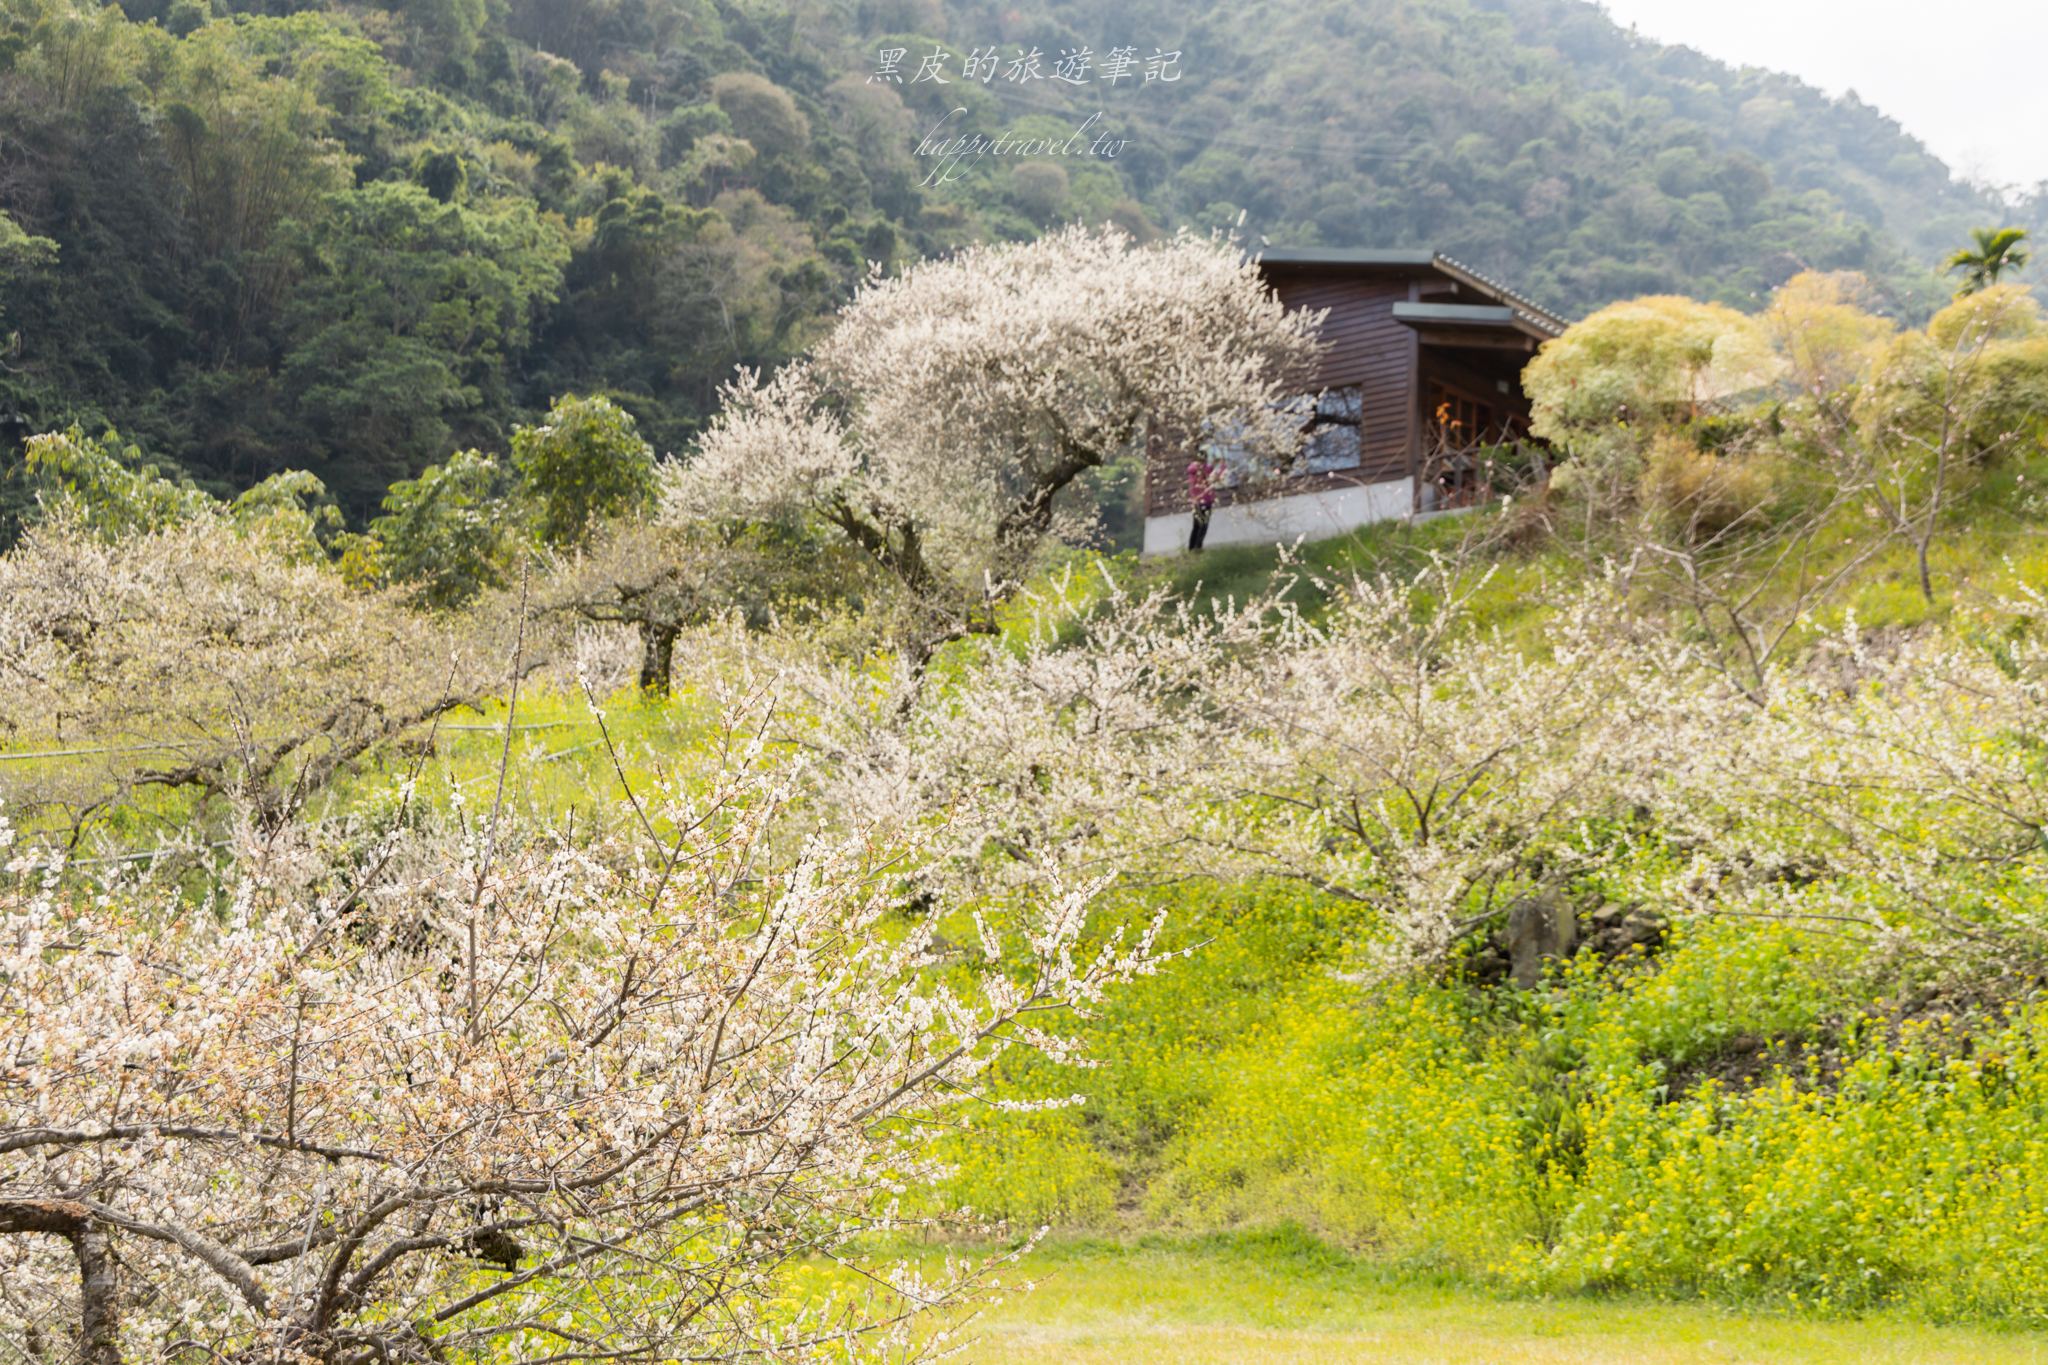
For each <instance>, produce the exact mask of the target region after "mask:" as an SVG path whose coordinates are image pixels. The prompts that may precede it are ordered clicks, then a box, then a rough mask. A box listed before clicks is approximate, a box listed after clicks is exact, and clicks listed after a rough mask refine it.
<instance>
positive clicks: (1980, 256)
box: [1948, 227, 2027, 298]
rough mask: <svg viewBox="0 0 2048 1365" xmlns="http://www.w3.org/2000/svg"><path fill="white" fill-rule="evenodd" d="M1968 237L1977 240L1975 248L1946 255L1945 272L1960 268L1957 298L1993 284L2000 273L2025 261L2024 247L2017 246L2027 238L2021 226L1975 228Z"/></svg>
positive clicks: (2021, 264) (2025, 231)
mask: <svg viewBox="0 0 2048 1365" xmlns="http://www.w3.org/2000/svg"><path fill="white" fill-rule="evenodd" d="M1970 236H1971V237H1972V238H1974V239H1975V241H1976V243H1977V247H1976V250H1974V251H1973V250H1971V249H1970V248H1969V247H1964V248H1963V249H1962V250H1961V251H1958V252H1957V253H1956V254H1955V255H1953V256H1951V257H1949V258H1948V270H1949V273H1950V274H1951V275H1953V274H1955V273H1956V272H1957V271H1961V272H1962V275H1963V287H1962V288H1961V289H1958V290H1957V291H1956V296H1957V297H1958V298H1960V297H1962V296H1963V295H1964V294H1974V293H1976V292H1977V291H1978V290H1979V289H1986V288H1989V287H1990V286H1991V285H1994V284H1997V283H1998V277H1999V276H2000V275H2002V274H2004V273H2005V272H2006V271H2008V270H2018V269H2019V268H2020V267H2021V266H2023V265H2025V264H2026V263H2027V249H2026V248H2025V247H2023V246H2021V245H2020V243H2021V242H2024V241H2026V240H2027V230H2026V229H2025V228H2011V227H2009V228H1975V229H1972V230H1971V232H1970Z"/></svg>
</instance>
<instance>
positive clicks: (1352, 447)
mask: <svg viewBox="0 0 2048 1365" xmlns="http://www.w3.org/2000/svg"><path fill="white" fill-rule="evenodd" d="M1260 264H1261V267H1262V268H1263V270H1264V272H1265V275H1266V278H1267V279H1268V280H1269V281H1270V282H1271V284H1272V286H1273V289H1274V290H1275V292H1277V293H1278V294H1279V296H1280V298H1281V300H1282V302H1284V303H1285V304H1286V305H1287V306H1288V307H1290V308H1310V309H1328V310H1329V316H1328V317H1327V318H1326V319H1325V321H1324V323H1323V330H1322V340H1323V347H1324V350H1323V357H1322V362H1321V368H1320V372H1319V373H1318V374H1317V375H1315V376H1314V378H1313V380H1312V381H1311V382H1310V384H1309V385H1308V386H1307V387H1308V392H1305V393H1304V394H1302V395H1301V396H1300V397H1299V398H1298V399H1297V400H1296V402H1295V404H1294V408H1295V410H1296V411H1298V412H1299V413H1300V416H1301V421H1302V429H1303V433H1304V439H1303V448H1302V452H1301V455H1300V457H1299V459H1298V460H1297V463H1296V467H1295V468H1294V469H1292V470H1289V471H1286V472H1284V473H1282V474H1279V475H1277V476H1273V477H1264V478H1259V479H1256V480H1250V479H1248V480H1246V481H1244V482H1243V483H1242V484H1241V485H1237V484H1234V483H1233V481H1232V480H1231V479H1230V478H1229V476H1227V475H1226V476H1225V479H1224V481H1223V482H1224V486H1223V487H1222V488H1221V489H1220V490H1219V492H1218V495H1217V502H1216V507H1215V510H1214V512H1213V513H1212V515H1211V520H1210V526H1209V531H1208V543H1209V544H1211V545H1229V544H1244V543H1247V542H1264V543H1271V542H1274V541H1285V540H1293V539H1295V538H1297V537H1301V536H1306V537H1308V538H1309V539H1311V540H1313V539H1318V538H1320V537H1323V536H1331V535H1337V534H1341V533H1342V532H1345V531H1348V530H1351V529H1352V528H1353V527H1357V526H1362V525H1364V524H1366V523H1367V522H1373V521H1385V520H1388V519H1391V518H1398V517H1408V516H1414V515H1417V514H1421V513H1430V512H1435V511H1443V510H1449V509H1451V508H1455V507H1460V506H1469V505H1471V504H1472V503H1475V502H1479V501H1484V500H1485V499H1486V498H1488V497H1490V496H1492V493H1493V491H1494V488H1495V487H1496V486H1497V481H1496V478H1495V477H1494V476H1495V471H1496V467H1500V468H1502V469H1505V467H1506V466H1508V465H1511V464H1512V465H1518V466H1520V467H1523V468H1526V465H1527V463H1528V462H1529V461H1530V460H1532V459H1533V460H1536V461H1540V459H1541V456H1540V453H1538V452H1536V451H1535V450H1534V449H1533V448H1532V447H1531V445H1530V444H1529V442H1528V421H1529V402H1528V399H1527V398H1526V397H1525V396H1524V394H1523V392H1522V383H1521V375H1522V367H1523V366H1524V365H1526V364H1527V363H1528V361H1529V358H1530V356H1531V355H1533V354H1534V353H1535V350H1536V348H1537V347H1538V346H1540V345H1542V344H1543V342H1545V341H1547V340H1549V339H1550V338H1551V337H1554V336H1556V335H1557V334H1558V333H1560V332H1562V331H1563V330H1564V328H1565V320H1564V319H1563V318H1560V317H1558V316H1557V315H1556V314H1554V313H1551V312H1548V311H1546V310H1545V309H1543V308H1540V307H1538V306H1537V305H1536V304H1534V303H1531V302H1530V301H1529V300H1527V299H1525V298H1523V297H1521V296H1520V295H1518V294H1516V293H1514V292H1513V291H1511V290H1509V289H1508V288H1507V287H1506V286H1504V285H1501V284H1499V283H1498V282H1496V281H1494V280H1490V279H1488V278H1486V277H1485V276H1483V275H1480V274H1478V273H1477V272H1476V271H1473V270H1470V269H1467V268H1466V267H1465V266H1462V265H1460V264H1458V262H1456V261H1454V260H1452V259H1451V258H1450V257H1448V256H1444V255H1441V254H1439V253H1437V252H1433V251H1354V250H1337V249H1312V250H1269V251H1266V252H1265V253H1264V254H1263V255H1262V256H1261V258H1260ZM1211 453H1212V454H1213V455H1215V456H1217V457H1218V458H1219V459H1220V461H1221V463H1223V464H1224V465H1225V466H1227V465H1228V463H1229V452H1227V451H1220V452H1211ZM1191 458H1193V457H1192V456H1190V455H1189V454H1187V453H1185V452H1180V453H1175V452H1161V453H1159V454H1157V455H1155V456H1153V457H1152V460H1151V465H1150V467H1149V468H1148V469H1147V470H1146V479H1145V546H1144V548H1145V553H1147V554H1171V553H1175V552H1177V551H1179V550H1182V549H1185V548H1186V546H1187V542H1188V532H1189V528H1190V524H1191V521H1192V516H1193V513H1192V509H1191V507H1190V505H1189V488H1188V483H1189V480H1188V475H1187V466H1188V464H1189V461H1190V459H1191Z"/></svg>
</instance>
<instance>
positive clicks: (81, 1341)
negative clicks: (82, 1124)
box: [0, 1199, 121, 1365]
mask: <svg viewBox="0 0 2048 1365" xmlns="http://www.w3.org/2000/svg"><path fill="white" fill-rule="evenodd" d="M10 1232H13V1233H21V1232H39V1233H44V1234H46V1235H48V1236H51V1237H62V1238H63V1239H64V1240H65V1241H67V1242H69V1243H71V1250H72V1251H73V1253H74V1254H76V1255H77V1257H78V1358H79V1359H80V1360H82V1361H83V1362H85V1365H121V1340H120V1311H119V1309H120V1280H119V1272H118V1271H117V1270H116V1268H115V1266H114V1257H113V1253H112V1251H111V1250H110V1249H109V1248H108V1246H107V1234H106V1233H105V1232H104V1231H103V1230H102V1229H101V1228H100V1226H99V1225H98V1224H97V1223H95V1222H93V1220H92V1215H91V1214H90V1213H88V1212H86V1210H85V1208H84V1206H83V1205H80V1204H74V1203H72V1202H71V1201H70V1200H68V1199H0V1233H10Z"/></svg>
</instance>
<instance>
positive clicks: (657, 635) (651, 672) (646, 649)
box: [640, 621, 682, 697]
mask: <svg viewBox="0 0 2048 1365" xmlns="http://www.w3.org/2000/svg"><path fill="white" fill-rule="evenodd" d="M681 633H682V631H681V628H680V627H677V626H671V625H657V624H655V623H654V622H651V621H644V622H642V623H641V625H640V649H641V653H640V689H641V690H642V691H643V692H652V693H654V694H655V695H656V696H658V697H665V696H667V695H668V679H669V673H670V670H672V669H673V668H674V667H675V659H676V636H677V635H679V634H681Z"/></svg>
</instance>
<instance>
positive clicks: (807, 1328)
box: [0, 701, 1151, 1365]
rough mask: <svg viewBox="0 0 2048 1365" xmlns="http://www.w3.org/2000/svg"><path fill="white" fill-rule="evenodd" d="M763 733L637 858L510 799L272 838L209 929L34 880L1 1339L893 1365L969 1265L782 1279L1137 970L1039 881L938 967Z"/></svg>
mask: <svg viewBox="0 0 2048 1365" xmlns="http://www.w3.org/2000/svg"><path fill="white" fill-rule="evenodd" d="M759 705H760V703H759V702H758V701H756V702H753V703H744V702H743V703H742V704H740V705H738V706H737V707H736V708H735V709H734V711H733V712H731V713H730V714H729V715H728V718H727V721H726V723H725V724H724V725H723V726H714V727H712V730H711V731H710V733H708V734H707V735H706V736H705V738H706V741H707V749H708V751H710V752H711V753H712V754H713V755H714V756H715V757H716V759H717V761H715V762H713V763H712V764H711V765H710V770H711V771H712V773H713V774H714V776H713V777H712V778H711V780H709V781H708V782H707V783H706V784H704V785H703V786H701V787H693V788H691V789H688V790H683V789H677V790H674V791H671V792H668V793H666V794H665V795H658V794H655V793H647V794H645V799H644V802H643V799H642V797H641V796H640V795H637V794H636V795H635V796H634V802H635V806H634V808H635V809H636V810H638V811H640V812H641V813H642V820H641V822H640V824H639V825H638V827H637V828H636V829H633V830H632V831H630V833H631V838H630V840H627V839H624V838H621V839H620V840H617V841H614V840H612V839H610V838H599V839H596V840H594V841H580V842H579V841H572V840H570V839H568V838H567V837H563V836H561V835H559V834H557V833H554V832H549V831H545V830H522V829H520V828H516V827H513V826H511V825H509V824H506V823H503V822H501V821H500V819H499V812H498V811H495V810H494V811H493V813H492V814H491V816H490V817H489V818H488V819H480V820H473V821H471V820H457V821H455V822H452V823H450V824H446V825H439V824H436V822H433V821H431V820H421V819H400V820H397V821H394V822H392V823H391V824H390V826H389V828H388V829H386V830H385V831H384V832H383V833H382V834H379V835H377V836H376V837H374V838H369V839H366V840H362V841H359V842H358V844H357V856H355V857H353V858H352V859H347V860H343V861H341V862H339V863H337V862H333V861H330V860H327V859H324V858H320V857H314V856H310V850H309V847H308V846H307V845H305V844H303V843H301V844H297V845H294V844H293V843H292V841H290V840H276V839H269V840H263V841H256V842H249V843H245V844H244V845H243V846H241V847H240V848H239V849H238V850H237V859H236V863H235V866H234V870H233V871H232V872H231V873H230V874H229V876H228V877H227V878H226V880H225V882H224V885H223V889H222V895H221V904H220V905H219V907H218V908H216V909H207V910H195V909H192V908H190V907H184V906H180V905H179V904H178V903H177V901H176V897H175V894H174V893H173V891H172V890H171V888H169V887H160V886H156V885H153V884H150V883H147V882H145V883H143V884H140V885H134V886H126V887H122V888H120V889H119V890H118V891H117V892H114V893H111V894H108V895H105V896H102V897H99V898H74V897H72V896H70V895H68V894H66V893H65V892H64V891H63V890H60V889H59V886H58V883H57V881H56V880H55V879H54V878H50V877H45V876H43V875H41V872H42V869H40V868H38V867H36V866H32V865H31V866H26V867H24V866H23V865H22V864H21V863H20V862H17V871H18V872H25V873H26V875H25V876H24V877H23V878H22V879H21V880H20V881H18V882H17V883H16V884H15V885H14V886H13V887H12V888H10V889H9V890H7V891H6V892H5V894H4V898H0V1001H4V1004H0V1058H4V1070H0V1285H4V1286H5V1287H4V1289H0V1335H5V1336H6V1337H8V1338H9V1339H12V1340H14V1341H16V1342H21V1341H25V1340H29V1341H40V1342H42V1343H44V1344H45V1345H46V1346H47V1347H49V1348H52V1349H56V1350H59V1351H62V1350H63V1349H64V1348H66V1347H67V1346H68V1347H69V1348H71V1349H72V1350H73V1351H75V1357H76V1358H77V1359H81V1360H86V1361H90V1362H93V1365H113V1363H114V1362H116V1361H119V1360H122V1359H159V1358H163V1359H183V1358H190V1359H194V1360H198V1359H216V1360H240V1361H252V1362H254V1361H285V1360H292V1361H318V1362H336V1363H337V1365H338V1363H339V1362H348V1365H367V1363H368V1362H371V1361H378V1362H387V1361H388V1362H418V1363H419V1365H426V1362H430V1361H446V1360H449V1359H464V1358H516V1359H527V1360H569V1359H579V1360H588V1359H623V1358H633V1359H640V1358H645V1359H656V1360H663V1359H666V1360H674V1359H692V1360H699V1359H728V1358H731V1359H737V1358H746V1359H773V1360H782V1359H810V1358H824V1357H829V1358H831V1359H835V1360H836V1359H846V1358H848V1357H849V1356H853V1357H859V1356H862V1355H863V1354H865V1351H866V1348H867V1346H869V1345H877V1346H882V1345H889V1344H891V1343H893V1345H894V1346H895V1347H897V1348H902V1347H904V1346H905V1345H906V1343H907V1341H908V1337H907V1335H906V1331H907V1329H906V1326H905V1324H906V1322H907V1320H908V1318H909V1317H910V1316H911V1315H912V1314H914V1313H916V1312H919V1311H922V1310H925V1309H929V1308H932V1307H935V1306H939V1305H942V1304H945V1303H948V1302H951V1301H952V1300H953V1299H954V1298H956V1297H957V1296H958V1295H960V1294H961V1293H962V1292H963V1291H965V1290H966V1289H968V1288H969V1287H971V1286H972V1285H973V1284H974V1283H975V1281H976V1277H977V1275H978V1274H979V1273H980V1272H979V1271H978V1270H975V1269H972V1268H963V1269H961V1270H959V1271H958V1272H956V1273H949V1274H947V1275H945V1276H942V1277H940V1278H939V1279H937V1280H929V1279H926V1278H924V1277H922V1276H920V1275H918V1274H917V1273H915V1272H913V1271H911V1270H909V1269H900V1270H888V1269H885V1268H876V1269H866V1270H863V1272H862V1278H864V1279H867V1280H869V1281H870V1282H872V1283H876V1284H878V1285H879V1286H880V1292H878V1293H876V1294H874V1295H873V1296H872V1297H866V1298H856V1299H847V1298H846V1297H844V1296H840V1297H837V1298H833V1299H831V1300H830V1301H823V1300H821V1301H818V1302H812V1303H808V1304H806V1303H796V1304H792V1303H791V1302H790V1299H789V1296H788V1294H787V1292H786V1282H785V1281H783V1280H781V1279H780V1278H779V1276H780V1272H781V1271H782V1270H783V1268H784V1267H785V1265H786V1263H787V1262H788V1261H789V1260H790V1258H792V1257H798V1256H806V1255H814V1256H833V1255H839V1254H841V1253H842V1251H843V1249H844V1248H845V1247H846V1245H847V1243H848V1242H849V1241H850V1240H851V1239H853V1238H855V1237H857V1236H859V1235H860V1234H862V1233H866V1232H871V1231H874V1230H878V1229H887V1228H891V1227H901V1226H903V1225H905V1223H906V1221H908V1220H909V1218H910V1215H908V1214H906V1213H905V1212H903V1208H904V1206H905V1204H906V1202H907V1201H906V1200H905V1194H906V1191H907V1190H909V1189H911V1188H912V1187H915V1186H917V1185H919V1184H920V1183H921V1182H922V1181H923V1180H924V1178H925V1177H926V1176H927V1175H928V1174H929V1169H928V1160H927V1157H926V1154H925V1153H926V1150H927V1146H928V1145H927V1144H926V1143H925V1142H924V1137H925V1135H926V1134H927V1133H928V1131H929V1130H930V1129H931V1126H932V1125H933V1124H934V1123H937V1122H939V1121H941V1120H942V1119H943V1118H944V1116H945V1115H946V1114H947V1113H948V1112H949V1111H950V1110H951V1109H953V1108H954V1107H956V1106H957V1105H959V1104H960V1103H962V1102H963V1101H964V1100H966V1099H967V1098H969V1097H971V1096H973V1095H974V1093H975V1091H976V1078H977V1077H978V1076H979V1075H980V1074H981V1073H982V1072H983V1070H984V1069H985V1068H986V1067H987V1066H988V1064H989V1063H990V1061H991V1060H992V1059H993V1058H994V1057H995V1056H996V1055H997V1054H998V1053H1000V1052H1001V1051H1002V1050H1003V1049H1004V1048H1005V1047H1007V1046H1010V1045H1012V1044H1013V1043H1017V1042H1023V1043H1027V1044H1028V1043H1031V1042H1034V1041H1037V1040H1040V1039H1045V1040H1046V1041H1048V1042H1051V1041H1052V1040H1050V1039H1047V1038H1046V1035H1044V1033H1043V1032H1042V1030H1041V1028H1040V1026H1039V1024H1038V1023H1037V1021H1038V1020H1039V1019H1040V1018H1041V1017H1042V1016H1044V1015H1046V1014H1047V1012H1049V1011H1056V1010H1058V1009H1061V1008H1063V1007H1067V1006H1074V1005H1085V1004H1087V1003H1089V1002H1091V1001H1094V1000H1096V999H1098V998H1099V996H1100V994H1101V992H1102V991H1103V989H1104V988H1105V987H1106V986H1108V985H1109V984H1111V983H1112V982H1114V981H1116V980H1118V979H1121V978H1125V977H1128V976H1130V975H1132V974H1134V973H1136V972H1140V971H1143V970H1146V969H1147V967H1148V965H1149V961H1150V957H1151V945H1150V940H1149V938H1146V937H1140V938H1137V939H1134V940H1130V941H1122V942H1108V943H1106V944H1097V945H1095V946H1092V947H1091V946H1089V945H1087V944H1085V943H1083V942H1082V941H1081V930H1082V926H1083V923H1084V921H1085V919H1086V911H1087V906H1088V903H1089V899H1090V897H1091V895H1092V891H1093V888H1092V887H1091V886H1089V885H1086V884H1075V885H1064V884H1059V883H1057V882H1056V881H1049V882H1047V883H1045V884H1043V885H1042V887H1041V890H1042V892H1043V893H1044V894H1043V895H1042V896H1041V897H1040V898H1039V899H1038V901H1037V904H1036V908H1035V911H1034V913H1033V914H1032V915H1031V916H1030V917H1029V918H1028V920H1027V921H1025V922H1024V923H1022V924H1021V925H1020V926H1019V927H1018V931H1017V932H1016V933H1014V934H1010V935H1004V936H1002V937H1000V938H998V937H993V936H990V937H986V938H985V939H984V944H983V946H984V950H985V952H984V955H980V956H977V958H976V959H975V960H974V962H973V963H970V964H966V965H965V966H964V967H962V968H961V969H959V970H955V971H950V972H946V973H939V972H935V971H934V970H933V969H932V967H933V962H934V956H935V952H936V940H935V928H934V925H935V923H936V921H935V920H934V919H933V918H931V917H925V918H922V919H916V920H912V921H909V922H908V923H906V921H905V919H904V917H903V916H902V915H901V914H900V913H899V909H900V904H901V893H900V888H901V887H902V885H903V883H904V879H905V878H906V876H909V875H912V874H914V871H915V868H916V866H917V864H918V861H919V859H920V858H921V857H922V856H924V855H923V853H922V852H921V851H920V850H919V848H918V847H917V846H916V845H915V844H914V843H912V844H904V843H891V842H885V841H882V840H879V839H875V838H872V837H861V836H859V835H854V836H851V837H847V838H843V839H821V838H818V837H816V836H815V835H814V834H813V833H812V832H811V829H812V826H811V822H810V821H809V820H808V819H805V818H803V817H801V816H797V817H795V818H792V816H791V814H789V813H786V812H785V810H784V806H785V802H786V800H787V796H788V791H789V787H788V778H789V775H788V774H787V773H786V772H780V771H778V770H777V768H776V766H775V765H774V764H773V763H772V762H771V761H769V760H768V759H767V758H764V748H763V745H762V743H761V742H760V738H759V727H760V715H759V712H758V709H757V708H758V706H759ZM407 799H408V800H409V799H410V795H409V793H408V795H407ZM643 835H644V836H645V837H644V839H643V837H642V836H643ZM870 1338H875V1341H874V1342H870Z"/></svg>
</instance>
